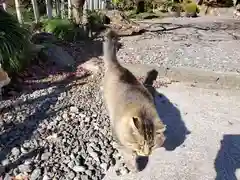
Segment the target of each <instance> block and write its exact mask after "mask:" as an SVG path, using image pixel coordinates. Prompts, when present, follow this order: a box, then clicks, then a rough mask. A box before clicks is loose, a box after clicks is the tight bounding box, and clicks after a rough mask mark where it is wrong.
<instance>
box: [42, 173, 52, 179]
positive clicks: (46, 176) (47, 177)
mask: <svg viewBox="0 0 240 180" xmlns="http://www.w3.org/2000/svg"><path fill="white" fill-rule="evenodd" d="M42 180H50V177H49V176H48V175H46V174H44V175H43V179H42Z"/></svg>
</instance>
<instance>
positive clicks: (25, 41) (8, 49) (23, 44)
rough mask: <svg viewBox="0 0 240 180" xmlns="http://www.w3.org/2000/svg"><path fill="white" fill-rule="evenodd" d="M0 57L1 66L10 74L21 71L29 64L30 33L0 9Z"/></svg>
mask: <svg viewBox="0 0 240 180" xmlns="http://www.w3.org/2000/svg"><path fill="white" fill-rule="evenodd" d="M0 17H1V18H0V24H1V25H0V55H1V57H2V58H1V59H0V61H1V64H2V65H3V68H4V69H6V70H7V71H8V72H10V73H11V72H17V71H20V70H21V69H22V68H23V67H24V66H25V65H26V63H27V62H28V59H27V58H25V56H26V54H27V53H28V49H29V45H30V41H29V39H30V38H29V37H30V33H29V31H28V30H27V29H25V28H24V27H21V26H20V24H19V23H18V21H17V19H16V18H15V17H14V16H13V15H11V14H9V13H7V12H5V11H4V10H2V9H0Z"/></svg>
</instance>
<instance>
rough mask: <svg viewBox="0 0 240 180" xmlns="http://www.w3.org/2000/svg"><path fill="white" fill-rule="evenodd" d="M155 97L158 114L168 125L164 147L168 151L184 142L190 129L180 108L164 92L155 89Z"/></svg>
mask: <svg viewBox="0 0 240 180" xmlns="http://www.w3.org/2000/svg"><path fill="white" fill-rule="evenodd" d="M154 99H155V105H156V108H157V112H158V115H159V117H160V119H161V120H162V121H163V123H164V124H165V125H166V126H167V129H166V131H165V136H166V140H165V142H164V144H163V147H164V148H165V149H166V150H167V151H173V150H175V149H176V148H177V147H179V146H180V145H182V144H183V142H184V141H185V139H186V136H187V135H188V134H190V131H189V130H188V129H187V127H186V126H185V123H184V121H183V120H182V117H181V113H180V111H179V109H178V108H177V107H176V105H174V104H173V103H172V102H171V101H170V100H169V99H168V98H167V97H166V96H165V95H164V94H162V93H159V92H157V91H156V90H155V97H154Z"/></svg>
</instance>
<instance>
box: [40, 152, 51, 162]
mask: <svg viewBox="0 0 240 180" xmlns="http://www.w3.org/2000/svg"><path fill="white" fill-rule="evenodd" d="M51 155H52V153H50V152H45V153H43V154H42V156H41V160H42V161H45V160H48V159H49V158H50V156H51Z"/></svg>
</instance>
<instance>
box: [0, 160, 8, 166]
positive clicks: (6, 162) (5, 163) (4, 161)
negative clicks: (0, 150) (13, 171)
mask: <svg viewBox="0 0 240 180" xmlns="http://www.w3.org/2000/svg"><path fill="white" fill-rule="evenodd" d="M1 164H2V165H3V166H6V165H8V164H9V160H8V159H4V160H2V162H1Z"/></svg>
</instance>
